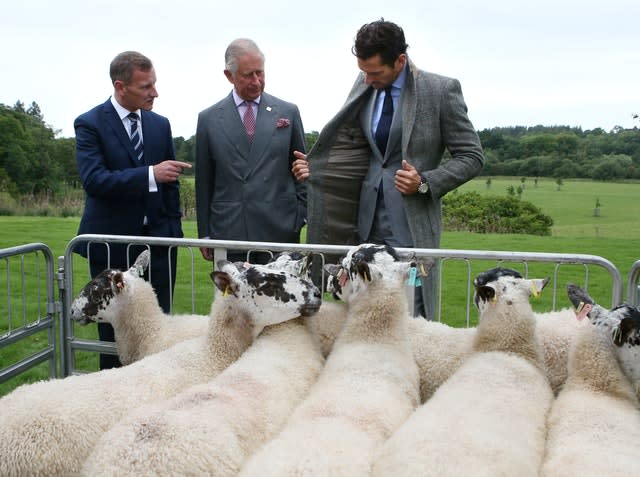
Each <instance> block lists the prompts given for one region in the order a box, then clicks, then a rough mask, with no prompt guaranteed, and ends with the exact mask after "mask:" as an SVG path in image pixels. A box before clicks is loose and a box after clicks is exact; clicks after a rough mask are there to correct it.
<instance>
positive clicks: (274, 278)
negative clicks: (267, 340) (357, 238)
mask: <svg viewBox="0 0 640 477" xmlns="http://www.w3.org/2000/svg"><path fill="white" fill-rule="evenodd" d="M211 278H212V280H213V281H214V283H215V285H216V287H217V288H218V290H219V291H220V292H221V295H222V296H221V297H219V298H223V299H224V298H228V299H232V300H235V301H236V302H237V306H238V307H240V308H242V309H244V310H245V311H246V312H247V313H249V316H252V317H254V320H255V325H256V326H257V327H258V328H260V327H264V326H268V325H273V324H276V323H281V322H283V321H287V320H290V319H293V318H297V317H299V316H310V315H312V314H314V313H315V312H317V311H318V310H319V308H320V305H321V303H322V295H321V293H320V290H318V288H317V287H316V286H315V285H314V284H313V283H311V282H310V281H308V280H306V279H304V278H302V277H298V276H297V275H295V274H293V273H290V272H288V271H286V270H277V269H274V268H273V266H267V265H251V264H246V263H245V264H243V263H230V262H227V261H224V260H221V261H220V262H218V270H216V271H214V272H212V273H211ZM216 299H218V297H217V298H216Z"/></svg>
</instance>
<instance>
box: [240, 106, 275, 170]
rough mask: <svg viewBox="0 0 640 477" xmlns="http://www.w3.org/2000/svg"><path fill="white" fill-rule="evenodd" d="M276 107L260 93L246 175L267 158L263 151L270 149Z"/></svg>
mask: <svg viewBox="0 0 640 477" xmlns="http://www.w3.org/2000/svg"><path fill="white" fill-rule="evenodd" d="M278 112H279V110H278V107H277V106H276V105H275V104H273V101H272V99H271V97H270V96H269V95H268V94H265V93H262V98H261V99H260V104H259V105H258V115H257V116H256V132H255V135H254V136H253V142H252V144H251V149H250V152H249V167H248V169H247V175H249V174H250V173H252V172H253V171H254V170H256V168H258V167H259V166H260V163H261V162H262V161H263V160H264V159H265V158H266V157H268V154H265V151H266V150H267V149H268V148H269V147H271V145H270V144H271V141H272V139H273V134H274V131H275V127H276V119H277V117H278Z"/></svg>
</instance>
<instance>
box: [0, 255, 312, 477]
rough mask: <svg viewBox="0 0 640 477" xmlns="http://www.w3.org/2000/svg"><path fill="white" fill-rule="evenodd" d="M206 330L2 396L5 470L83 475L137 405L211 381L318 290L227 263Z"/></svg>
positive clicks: (305, 307)
mask: <svg viewBox="0 0 640 477" xmlns="http://www.w3.org/2000/svg"><path fill="white" fill-rule="evenodd" d="M218 268H219V271H215V272H213V273H212V276H213V279H214V282H215V284H216V287H217V289H218V291H217V294H216V299H215V300H214V303H213V305H212V308H211V314H212V318H211V320H210V322H209V323H210V327H209V329H208V332H207V335H206V336H201V337H198V338H193V339H191V340H187V341H183V342H180V343H177V344H175V345H174V346H172V347H171V348H169V349H167V350H165V351H162V352H159V353H156V354H153V355H150V356H147V357H146V358H143V359H141V360H139V361H136V362H134V363H132V364H130V365H128V366H124V367H122V368H114V369H108V370H104V371H100V372H96V373H91V374H87V375H82V376H70V377H68V378H65V379H59V380H52V381H46V382H40V383H35V384H30V385H24V386H22V387H19V388H17V389H16V390H15V391H13V392H12V393H10V394H8V395H7V396H4V397H3V398H1V399H0V409H2V413H0V475H2V476H3V477H9V476H25V475H29V476H43V475H75V474H77V473H78V472H79V471H80V467H81V465H82V463H83V461H84V460H85V459H86V457H87V456H88V455H89V453H90V452H91V450H92V449H93V446H94V445H95V443H96V442H97V441H98V439H99V438H100V436H101V435H102V434H103V433H104V432H105V431H107V430H108V429H109V428H110V427H111V426H112V425H113V424H115V423H116V422H117V421H118V420H120V419H121V418H122V417H123V416H125V415H126V414H127V413H129V412H131V411H132V410H133V409H135V408H137V407H139V406H143V405H148V404H149V403H153V402H154V401H159V400H164V399H167V398H169V397H172V396H174V395H176V394H178V393H179V392H182V391H184V390H185V389H186V388H188V387H189V386H192V385H194V384H198V383H202V382H206V381H208V380H210V379H211V378H213V377H214V376H216V375H218V374H219V373H220V372H221V371H222V370H223V369H225V368H226V367H227V366H228V365H230V364H231V363H232V362H234V361H235V360H236V359H237V358H238V357H239V356H240V355H241V354H242V353H243V352H244V351H245V350H246V349H247V348H248V347H249V346H250V344H251V343H252V342H253V339H254V337H255V335H256V334H257V333H256V331H257V330H261V329H262V328H264V326H267V325H270V324H276V323H280V322H282V321H286V320H289V319H292V318H295V317H297V316H300V315H304V314H306V313H308V312H312V311H314V310H316V309H317V307H318V303H317V288H316V287H314V286H313V285H312V284H310V283H308V282H307V281H305V280H302V279H300V278H298V277H296V276H293V275H291V274H289V273H287V272H280V271H276V270H269V269H266V268H264V267H261V266H251V267H248V268H246V269H242V270H240V269H238V268H236V266H234V265H232V264H229V263H219V264H218Z"/></svg>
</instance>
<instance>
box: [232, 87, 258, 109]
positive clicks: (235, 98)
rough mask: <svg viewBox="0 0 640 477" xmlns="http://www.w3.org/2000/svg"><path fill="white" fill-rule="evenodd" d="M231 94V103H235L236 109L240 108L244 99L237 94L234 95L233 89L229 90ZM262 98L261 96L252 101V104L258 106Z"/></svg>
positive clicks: (234, 90)
mask: <svg viewBox="0 0 640 477" xmlns="http://www.w3.org/2000/svg"><path fill="white" fill-rule="evenodd" d="M231 94H233V102H234V103H235V105H236V107H238V106H240V105H241V104H242V103H244V99H242V98H241V97H240V96H238V93H236V89H235V88H233V90H231ZM261 98H262V95H260V96H258V97H257V98H256V99H254V100H253V102H254V103H256V104H260V99H261Z"/></svg>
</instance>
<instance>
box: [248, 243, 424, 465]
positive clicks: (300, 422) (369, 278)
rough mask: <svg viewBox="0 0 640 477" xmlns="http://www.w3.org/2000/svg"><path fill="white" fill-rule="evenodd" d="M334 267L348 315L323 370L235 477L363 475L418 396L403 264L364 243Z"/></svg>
mask: <svg viewBox="0 0 640 477" xmlns="http://www.w3.org/2000/svg"><path fill="white" fill-rule="evenodd" d="M342 266H343V269H344V270H345V271H346V273H347V275H348V276H349V285H348V286H347V287H345V288H344V292H345V293H344V294H343V299H344V300H345V302H346V303H347V306H348V317H347V320H346V322H345V324H344V327H343V328H342V331H341V332H340V334H339V335H338V338H337V340H336V342H335V344H334V346H333V350H332V351H331V354H330V355H329V357H328V358H327V362H326V364H325V367H324V369H323V371H322V373H321V375H320V377H319V378H318V381H317V382H316V384H315V385H314V386H313V387H312V388H311V391H310V392H309V395H308V396H307V398H306V399H305V400H304V401H303V402H302V403H301V404H300V405H299V406H298V407H297V408H296V410H295V411H294V412H293V414H292V416H291V418H290V419H289V421H288V422H287V424H286V426H285V428H284V429H283V431H282V432H281V433H280V434H278V435H277V436H276V437H275V438H274V439H273V440H271V441H270V442H268V443H267V444H266V445H265V446H264V447H262V449H260V450H259V451H258V452H257V453H256V454H254V455H253V456H252V457H251V458H250V459H249V461H248V462H247V464H246V465H245V467H243V469H242V471H241V473H240V475H242V476H252V475H256V476H257V475H259V476H261V477H262V476H274V475H282V476H285V475H287V476H288V475H331V476H358V475H368V473H369V472H370V469H371V464H372V458H373V454H374V452H375V450H376V449H377V448H378V447H379V446H380V445H381V444H382V443H383V442H384V440H385V439H386V438H387V437H388V436H389V435H390V434H391V433H392V432H393V430H394V429H396V428H397V427H398V426H399V425H400V424H401V423H402V422H403V421H404V419H406V417H407V416H408V415H409V414H410V413H411V412H412V411H413V410H414V408H415V406H416V405H417V403H418V401H419V395H418V375H417V368H416V365H415V362H414V359H413V355H412V352H411V348H410V347H409V346H408V337H407V326H406V325H407V323H408V319H407V315H408V310H407V300H406V294H405V285H404V281H405V280H406V276H407V271H408V269H409V264H408V263H406V262H399V261H397V256H396V254H395V251H394V250H393V249H391V248H389V247H385V246H377V245H370V244H364V245H360V246H358V247H355V248H352V249H351V250H350V251H349V253H348V254H347V257H346V258H345V259H344V260H343V263H342ZM323 306H324V305H323Z"/></svg>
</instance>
